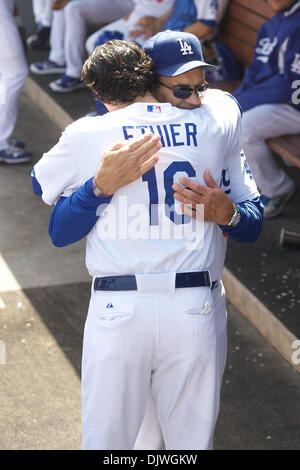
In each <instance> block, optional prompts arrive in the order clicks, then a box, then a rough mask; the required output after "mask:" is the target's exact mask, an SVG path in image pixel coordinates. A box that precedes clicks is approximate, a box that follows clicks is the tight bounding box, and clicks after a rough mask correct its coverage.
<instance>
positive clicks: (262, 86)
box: [233, 0, 300, 219]
mask: <svg viewBox="0 0 300 470" xmlns="http://www.w3.org/2000/svg"><path fill="white" fill-rule="evenodd" d="M268 3H269V4H270V5H271V7H272V8H273V10H274V12H275V15H274V16H273V17H272V18H271V19H269V20H268V21H266V22H265V23H264V24H263V25H262V27H261V29H260V30H259V31H258V35H257V41H256V46H255V49H254V57H253V60H252V62H251V64H250V66H249V67H248V69H247V70H246V73H245V76H244V78H243V81H242V83H241V85H240V86H239V88H237V89H236V90H235V91H234V93H233V95H234V96H235V97H236V98H237V100H238V101H239V103H240V105H241V107H242V109H243V119H242V124H243V140H244V151H245V154H246V155H247V160H248V163H249V166H250V168H251V171H252V173H253V177H254V179H255V181H256V183H257V186H258V188H259V190H260V192H261V195H262V202H263V205H264V218H265V219H270V218H273V217H277V216H278V215H279V214H280V213H281V212H282V210H283V209H284V207H285V205H286V204H287V202H288V201H289V200H290V199H291V197H292V196H293V195H294V193H295V191H296V187H295V183H294V181H293V179H292V178H291V177H290V176H289V175H288V174H287V173H286V172H285V171H284V170H283V169H282V168H281V167H280V166H278V165H277V162H276V161H275V159H274V158H273V153H272V151H271V150H270V149H269V147H268V145H267V143H266V141H267V139H269V138H272V137H279V136H282V135H286V134H298V133H299V132H300V102H299V101H300V100H299V99H296V95H297V90H295V85H296V86H297V88H298V89H299V84H300V27H299V25H300V0H296V1H295V0H268ZM294 94H295V97H294V98H293V95H294Z"/></svg>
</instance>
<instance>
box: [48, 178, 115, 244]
mask: <svg viewBox="0 0 300 470" xmlns="http://www.w3.org/2000/svg"><path fill="white" fill-rule="evenodd" d="M92 181H93V178H91V179H90V180H88V181H87V182H86V183H85V184H84V185H83V186H82V187H81V188H79V189H78V190H77V191H75V192H74V193H73V194H71V196H69V197H61V198H60V199H59V201H58V202H57V203H56V205H55V206H54V208H53V210H52V212H51V216H50V221H49V235H50V238H51V240H52V243H53V244H54V245H55V246H57V247H63V246H67V245H70V244H72V243H75V242H77V241H79V240H81V239H82V238H84V237H85V236H86V235H87V234H88V233H89V231H90V230H91V229H92V228H93V226H94V225H95V223H96V222H97V220H98V218H99V216H100V215H101V212H102V211H103V210H104V209H105V207H106V205H107V204H109V202H110V201H111V199H112V196H110V197H108V198H100V197H97V196H95V194H94V193H93V190H92Z"/></svg>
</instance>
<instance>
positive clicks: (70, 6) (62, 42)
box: [30, 0, 133, 93]
mask: <svg viewBox="0 0 300 470" xmlns="http://www.w3.org/2000/svg"><path fill="white" fill-rule="evenodd" d="M52 8H53V16H52V27H51V34H50V54H49V57H48V59H47V60H45V61H43V62H36V63H33V64H31V66H30V71H31V72H32V73H36V74H43V75H46V74H57V73H59V74H62V76H61V77H60V78H59V79H58V80H55V81H54V82H51V83H50V84H49V86H50V88H51V89H52V91H54V92H58V93H69V92H72V91H76V90H80V89H81V88H82V87H83V84H82V82H81V79H80V75H81V69H82V66H83V63H84V60H85V58H86V50H85V41H86V36H87V27H88V25H96V26H100V25H101V24H105V23H108V22H111V21H114V20H116V19H117V18H121V17H122V16H124V15H125V14H127V13H128V12H130V11H131V9H132V8H133V0H109V1H107V0H55V1H54V2H53V4H52Z"/></svg>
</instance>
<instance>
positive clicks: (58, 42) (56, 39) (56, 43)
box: [49, 8, 65, 65]
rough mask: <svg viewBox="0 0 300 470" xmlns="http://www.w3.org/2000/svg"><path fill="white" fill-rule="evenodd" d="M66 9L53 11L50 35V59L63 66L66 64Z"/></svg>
mask: <svg viewBox="0 0 300 470" xmlns="http://www.w3.org/2000/svg"><path fill="white" fill-rule="evenodd" d="M64 10H65V9H64V8H62V9H61V10H53V15H52V25H51V33H50V54H49V59H50V60H52V61H53V62H57V63H58V64H60V65H62V64H64V63H65V11H64Z"/></svg>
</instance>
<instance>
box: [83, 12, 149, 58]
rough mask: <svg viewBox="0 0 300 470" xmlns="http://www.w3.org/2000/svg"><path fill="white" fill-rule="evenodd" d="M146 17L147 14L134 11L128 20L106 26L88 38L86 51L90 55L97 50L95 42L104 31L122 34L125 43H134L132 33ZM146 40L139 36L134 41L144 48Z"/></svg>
mask: <svg viewBox="0 0 300 470" xmlns="http://www.w3.org/2000/svg"><path fill="white" fill-rule="evenodd" d="M143 16H145V13H143V12H141V11H140V10H134V11H133V12H132V13H131V15H130V16H129V17H128V18H121V19H119V20H116V21H113V22H112V23H110V24H108V25H106V26H104V27H103V28H101V29H99V30H98V31H96V32H95V33H93V34H92V35H91V36H89V37H88V39H87V40H86V45H85V47H86V50H87V52H88V53H89V54H91V53H92V52H93V50H94V49H95V42H96V41H97V39H98V37H99V35H100V34H101V33H102V32H104V31H118V32H119V33H122V35H123V37H122V39H123V40H124V41H132V40H133V38H132V37H131V35H130V32H131V31H132V30H133V29H136V27H135V24H136V23H137V22H138V21H139V19H140V18H142V17H143ZM145 40H146V39H145V38H144V37H142V36H138V37H137V38H135V39H134V41H135V42H137V43H138V44H139V46H141V47H142V46H143V44H144V42H145Z"/></svg>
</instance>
